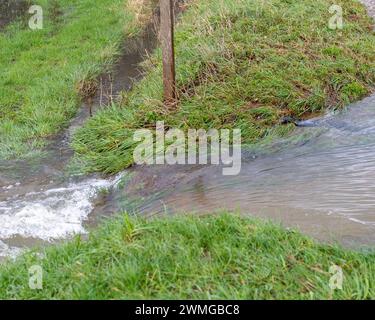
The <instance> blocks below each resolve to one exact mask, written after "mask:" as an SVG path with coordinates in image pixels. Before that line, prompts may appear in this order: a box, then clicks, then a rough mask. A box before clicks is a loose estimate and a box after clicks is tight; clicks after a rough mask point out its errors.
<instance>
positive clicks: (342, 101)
mask: <svg viewBox="0 0 375 320" xmlns="http://www.w3.org/2000/svg"><path fill="white" fill-rule="evenodd" d="M335 4H337V5H341V6H342V7H343V10H344V23H345V24H344V28H343V29H342V30H331V29H330V28H329V27H328V21H329V19H330V18H331V16H332V15H331V14H330V13H329V8H330V6H331V5H332V2H331V1H329V0H300V1H288V0H266V1H264V0H236V1H234V0H225V1H223V0H219V1H217V0H207V1H194V0H192V1H189V2H188V10H187V12H185V13H184V14H183V16H182V18H181V21H180V22H179V23H178V26H177V30H176V56H177V57H176V59H177V77H178V93H179V96H180V101H179V105H178V107H177V109H176V110H175V111H172V112H170V111H166V110H165V108H164V107H163V102H162V80H161V79H162V77H161V57H160V51H157V52H156V54H155V55H153V56H152V57H151V59H149V61H148V62H147V63H146V66H147V67H148V69H147V70H148V75H147V77H146V78H145V79H144V80H143V81H141V82H140V83H139V84H138V85H137V86H136V87H135V88H134V90H133V91H132V92H130V93H129V94H127V95H126V94H125V95H124V98H123V101H122V102H121V103H119V104H117V105H114V106H111V107H110V108H108V109H106V110H104V111H102V112H99V113H98V114H97V115H95V116H94V117H93V119H91V120H90V121H88V123H87V124H86V125H85V126H84V128H83V129H82V130H80V131H78V133H77V135H76V137H75V140H74V144H73V146H74V149H75V150H76V152H77V154H78V156H79V157H78V158H79V160H80V164H81V165H83V170H85V171H104V172H108V173H114V172H117V171H119V170H121V169H123V168H125V167H128V166H130V165H131V164H132V162H133V157H132V151H133V149H134V147H135V142H134V141H133V132H134V130H135V129H137V128H150V127H152V126H154V125H155V122H156V121H157V120H162V121H165V125H166V127H174V128H182V129H187V128H196V129H200V128H203V129H209V128H216V129H221V128H240V129H241V130H242V136H243V143H245V144H252V143H256V142H258V141H260V140H262V139H263V138H264V137H267V136H268V135H269V134H270V132H284V131H288V130H283V129H282V128H281V126H279V123H280V119H281V118H283V117H285V116H291V117H295V118H306V117H309V116H311V115H317V114H319V113H322V112H324V111H325V110H327V109H336V108H341V107H342V106H344V105H347V104H348V103H350V102H352V101H354V100H358V99H360V98H362V97H364V96H365V95H367V94H369V93H370V92H371V90H372V89H373V88H374V83H375V58H374V50H375V36H374V33H373V32H372V28H371V23H372V21H371V19H370V18H369V17H368V16H367V13H366V10H365V8H364V7H363V5H362V4H360V3H359V2H358V1H354V0H340V1H336V2H335ZM277 128H280V129H277ZM289 129H290V128H289Z"/></svg>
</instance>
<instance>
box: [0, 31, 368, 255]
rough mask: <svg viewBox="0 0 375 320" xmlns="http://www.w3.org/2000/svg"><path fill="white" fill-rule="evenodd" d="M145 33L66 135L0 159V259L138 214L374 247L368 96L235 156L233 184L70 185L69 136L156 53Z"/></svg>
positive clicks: (206, 176)
mask: <svg viewBox="0 0 375 320" xmlns="http://www.w3.org/2000/svg"><path fill="white" fill-rule="evenodd" d="M152 30H154V29H152ZM152 30H151V29H149V30H148V31H149V32H147V33H146V35H145V36H143V37H140V38H139V39H137V40H136V41H135V42H134V43H132V44H128V47H127V49H128V50H125V52H126V54H124V55H123V56H122V57H121V58H120V60H119V63H118V65H117V67H116V68H115V70H114V71H113V72H111V73H110V74H109V75H103V76H102V78H101V79H102V80H101V81H100V83H101V84H102V86H101V89H100V90H98V92H97V93H96V95H95V96H94V97H92V98H91V99H90V101H87V102H85V103H84V104H83V106H82V108H81V109H80V111H79V112H78V115H77V117H76V118H75V119H74V120H73V121H72V123H71V126H70V127H69V129H68V130H66V131H64V132H63V133H62V134H60V135H59V136H57V137H54V138H53V139H51V144H50V146H49V147H48V148H47V150H46V151H45V154H44V156H43V157H42V158H37V159H35V160H27V161H26V160H24V161H0V259H1V258H2V257H8V256H15V255H17V254H18V253H19V252H20V251H21V250H22V249H24V248H28V247H33V246H35V245H37V246H38V245H41V244H43V245H45V244H49V243H51V242H52V243H54V242H56V241H61V240H62V239H66V238H69V237H71V236H72V235H73V234H76V233H85V232H86V231H87V229H88V228H90V227H92V226H95V225H96V224H97V223H98V221H100V220H101V219H102V218H103V217H108V216H111V215H112V214H114V213H118V212H119V211H123V210H127V211H128V212H130V213H134V214H143V215H146V216H154V215H169V214H179V213H184V212H190V213H191V212H193V213H196V214H205V213H212V212H216V211H221V210H223V209H227V210H234V211H238V212H240V213H242V214H244V215H251V216H258V217H263V218H270V219H272V220H273V221H278V222H281V223H282V224H283V225H284V226H287V227H295V228H298V229H300V230H301V231H303V232H304V233H306V234H308V235H311V236H313V237H315V238H316V239H319V240H322V241H338V242H340V243H341V244H343V245H345V246H349V247H355V248H358V247H361V246H364V245H365V246H371V247H373V246H374V244H375V214H374V208H375V179H374V178H375V95H373V96H371V97H368V98H366V99H364V100H363V101H361V102H358V103H355V104H353V105H351V106H349V107H348V108H347V109H346V110H345V111H343V112H340V113H337V114H329V115H327V116H325V117H322V118H317V119H312V120H310V121H306V122H304V123H301V124H300V125H301V127H299V128H297V130H296V131H295V132H294V133H293V135H292V136H290V137H288V138H285V139H281V140H278V141H276V142H275V143H273V144H272V145H268V146H267V147H261V148H252V149H251V150H250V149H249V150H244V151H243V157H242V169H241V173H240V174H239V175H237V176H223V175H222V168H221V167H220V166H209V165H206V166H200V165H196V166H147V167H138V166H136V167H134V168H132V169H130V170H127V171H126V172H123V173H121V174H119V175H117V176H115V177H110V178H108V177H101V176H95V175H93V176H85V177H71V176H70V175H69V174H68V172H67V170H66V166H67V165H68V163H69V161H70V159H71V156H72V150H71V149H70V148H69V142H70V139H71V135H72V134H73V133H74V131H75V130H76V128H78V127H80V126H81V125H82V123H83V122H84V121H85V120H86V119H87V118H88V117H89V116H90V112H96V111H97V110H98V109H100V108H103V107H105V105H106V104H107V103H108V102H110V100H111V99H116V97H117V95H118V94H119V93H120V92H121V90H128V89H130V88H131V87H132V84H133V83H134V81H137V80H138V79H139V78H141V77H142V70H141V69H140V67H139V62H141V61H142V60H143V59H144V56H145V54H147V53H149V52H150V51H152V50H153V49H154V48H155V46H156V35H155V32H152ZM244 149H246V148H244ZM123 181H126V183H125V184H124V183H122V182H123Z"/></svg>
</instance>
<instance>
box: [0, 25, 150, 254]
mask: <svg viewBox="0 0 375 320" xmlns="http://www.w3.org/2000/svg"><path fill="white" fill-rule="evenodd" d="M156 43H157V36H156V32H155V28H154V23H151V24H150V25H149V26H148V27H147V29H146V32H145V33H144V34H143V35H142V36H140V37H139V38H138V39H134V40H133V41H128V42H127V43H125V46H126V47H124V50H123V51H124V52H125V53H124V54H123V55H122V56H121V57H119V59H118V63H117V64H116V67H115V69H114V70H113V71H112V72H108V73H107V74H103V75H102V76H101V77H100V79H99V89H98V90H97V92H96V94H95V95H94V96H93V97H90V98H89V99H87V100H86V101H85V102H83V105H82V107H81V108H80V110H79V112H78V114H77V116H76V117H75V118H74V119H73V120H72V122H71V124H70V126H69V128H68V129H67V130H65V131H64V132H63V133H61V134H59V135H58V136H56V137H53V138H52V139H51V141H50V144H49V146H48V147H47V148H46V151H45V153H44V155H42V157H41V158H37V159H33V160H29V159H28V160H22V161H1V160H0V260H1V258H3V257H5V256H15V255H17V254H18V253H19V252H21V249H22V248H24V247H32V246H34V245H40V244H47V243H49V242H54V241H58V240H61V239H65V238H67V237H70V236H71V235H73V234H77V233H85V232H86V231H85V225H87V224H91V223H93V222H92V221H90V220H89V215H90V217H92V216H94V215H93V211H94V209H95V208H96V210H98V208H99V204H100V203H101V202H102V198H103V195H104V194H106V193H107V192H109V191H110V190H111V189H112V188H114V187H115V186H116V185H117V183H118V182H119V181H120V180H121V176H122V175H121V174H120V175H118V176H115V177H111V178H105V179H104V178H103V177H100V176H95V175H93V176H89V177H87V176H85V177H77V176H75V177H72V176H70V175H69V173H68V170H67V166H68V163H69V161H70V159H71V157H72V155H73V151H72V150H71V149H70V148H69V144H70V141H71V137H72V134H73V133H74V131H75V130H76V129H77V128H79V127H80V126H81V125H82V124H83V123H84V121H86V120H87V119H88V118H89V117H90V115H91V114H92V113H94V112H96V111H98V110H99V109H100V108H104V107H105V106H106V105H107V104H108V103H110V102H111V101H115V100H116V99H117V98H118V95H119V94H120V92H121V91H123V90H129V89H130V88H131V87H132V85H133V84H134V82H136V81H137V80H139V79H140V78H141V77H142V76H143V71H142V69H141V68H140V66H139V64H140V63H141V62H142V61H143V60H144V57H145V56H146V55H148V54H150V53H151V52H152V50H154V48H155V47H156ZM94 220H95V219H94Z"/></svg>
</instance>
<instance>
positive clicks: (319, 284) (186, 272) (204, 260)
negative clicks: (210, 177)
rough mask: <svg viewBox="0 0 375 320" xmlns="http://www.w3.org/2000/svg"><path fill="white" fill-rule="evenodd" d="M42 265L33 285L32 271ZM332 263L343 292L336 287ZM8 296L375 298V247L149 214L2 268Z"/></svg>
mask: <svg viewBox="0 0 375 320" xmlns="http://www.w3.org/2000/svg"><path fill="white" fill-rule="evenodd" d="M33 265H40V266H41V267H42V268H43V276H44V278H43V289H42V290H31V289H29V286H28V283H29V278H28V269H29V268H30V267H31V266H33ZM332 265H336V266H340V267H341V268H342V270H343V274H344V280H343V288H342V290H335V291H332V290H331V289H330V287H329V280H330V277H331V276H332V274H330V273H329V269H330V267H331V266H332ZM0 298H1V299H373V298H375V254H374V253H371V252H369V253H359V252H352V251H348V250H344V249H342V248H340V247H336V246H331V245H323V244H318V243H316V242H314V241H313V240H312V239H310V238H308V237H305V236H303V235H301V234H300V233H298V232H296V231H293V230H286V229H284V228H281V227H280V226H278V225H275V224H272V223H270V222H264V221H260V220H256V219H252V218H248V217H241V216H238V215H234V214H228V213H223V214H218V215H210V216H201V217H197V216H193V215H186V216H174V217H167V218H155V219H151V220H144V219H141V218H130V217H129V216H127V215H122V216H120V217H118V218H117V219H114V220H113V221H110V222H107V223H106V224H104V225H103V226H102V227H100V228H99V229H98V230H96V231H94V232H92V233H91V234H90V236H89V238H88V240H87V241H83V240H80V238H79V237H77V238H76V239H75V240H74V241H71V242H69V243H67V244H64V245H60V246H58V247H51V248H48V249H45V253H44V257H43V258H40V257H39V258H38V257H37V255H35V254H31V253H29V254H26V255H24V256H22V257H20V258H19V259H18V260H17V261H16V262H8V263H5V264H4V265H2V266H0Z"/></svg>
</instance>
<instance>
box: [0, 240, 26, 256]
mask: <svg viewBox="0 0 375 320" xmlns="http://www.w3.org/2000/svg"><path fill="white" fill-rule="evenodd" d="M22 251H23V250H22V249H21V248H16V247H9V246H8V245H7V244H6V243H4V242H2V241H0V258H11V259H14V258H16V257H17V256H18V255H19V254H21V253H22Z"/></svg>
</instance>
